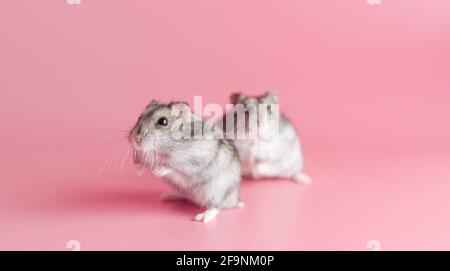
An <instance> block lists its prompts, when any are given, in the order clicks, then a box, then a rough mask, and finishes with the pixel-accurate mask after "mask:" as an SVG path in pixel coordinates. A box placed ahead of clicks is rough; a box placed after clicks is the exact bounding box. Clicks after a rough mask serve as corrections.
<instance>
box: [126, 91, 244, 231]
mask: <svg viewBox="0 0 450 271" xmlns="http://www.w3.org/2000/svg"><path fill="white" fill-rule="evenodd" d="M206 123H207V122H206V121H204V120H203V119H202V118H201V117H199V116H197V115H195V114H194V113H192V112H191V111H190V108H189V104H188V103H186V102H171V103H168V104H164V103H159V102H157V101H155V100H153V101H152V102H151V103H150V104H149V105H148V106H147V107H146V108H145V110H144V112H143V113H142V114H141V115H140V117H139V119H138V120H137V122H136V124H135V125H134V127H133V128H132V129H131V131H130V133H129V141H130V143H131V145H132V148H133V162H134V163H135V164H136V165H138V166H139V167H140V168H141V169H148V170H150V171H151V172H152V173H153V174H154V175H156V176H158V177H162V178H163V179H164V180H166V181H167V183H168V184H169V185H170V186H171V187H172V190H173V191H172V192H170V193H167V194H163V195H162V199H163V200H188V201H190V202H193V203H194V204H197V205H199V206H201V207H204V208H206V211H204V212H203V213H199V214H197V215H196V216H195V217H194V220H196V221H201V222H205V223H206V222H209V221H211V220H212V219H214V218H215V217H216V216H217V214H218V213H219V210H220V209H224V208H235V207H242V206H243V203H242V202H241V201H240V197H239V191H240V182H241V163H240V160H239V156H238V153H237V150H236V148H235V146H234V144H233V142H232V141H231V140H227V139H221V138H218V139H217V138H215V137H212V138H207V137H206V136H205V135H203V132H204V128H205V126H206ZM197 124H200V125H197ZM180 135H181V136H180ZM199 136H200V137H199Z"/></svg>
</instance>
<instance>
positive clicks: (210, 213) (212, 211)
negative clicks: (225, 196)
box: [194, 207, 219, 223]
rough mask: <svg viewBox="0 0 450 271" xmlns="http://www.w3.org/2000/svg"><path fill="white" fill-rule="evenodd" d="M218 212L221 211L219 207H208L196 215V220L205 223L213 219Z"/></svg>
mask: <svg viewBox="0 0 450 271" xmlns="http://www.w3.org/2000/svg"><path fill="white" fill-rule="evenodd" d="M218 213H219V209H218V208H214V207H212V208H209V209H207V210H206V211H204V212H203V213H199V214H197V215H196V216H195V217H194V220H195V221H199V222H203V223H208V222H210V221H211V220H213V219H214V218H215V217H216V216H217V214H218Z"/></svg>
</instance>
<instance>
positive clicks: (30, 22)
mask: <svg viewBox="0 0 450 271" xmlns="http://www.w3.org/2000/svg"><path fill="white" fill-rule="evenodd" d="M267 89H277V90H278V92H279V93H280V96H281V109H282V110H283V111H284V112H285V113H286V114H287V115H288V116H289V117H290V118H291V119H292V120H293V122H294V124H295V126H296V127H297V128H298V130H299V131H300V133H301V137H302V140H303V144H304V153H305V159H306V171H307V173H308V174H309V175H310V176H312V177H313V179H314V183H313V185H311V186H298V185H295V184H293V183H291V182H290V181H283V180H281V181H280V180H279V181H275V180H266V181H250V180H246V181H244V182H243V187H242V198H243V200H244V201H245V202H246V204H247V207H246V208H244V209H241V210H235V211H225V212H222V213H221V214H220V215H219V217H218V218H217V219H216V220H215V221H213V222H212V223H210V224H207V225H204V224H200V223H195V222H193V221H191V220H190V219H191V217H192V216H193V214H194V213H196V212H198V211H200V210H199V209H198V208H196V207H195V206H192V205H188V204H186V203H180V202H178V203H177V202H172V203H165V202H161V201H160V200H159V195H160V194H161V193H162V192H164V191H166V190H167V186H165V185H164V184H163V183H161V182H160V181H159V180H156V179H155V178H153V177H151V176H146V177H137V176H135V175H134V174H133V172H132V170H131V167H130V165H129V164H128V163H125V164H124V166H123V167H121V164H122V161H123V159H124V157H126V156H125V154H126V152H127V150H128V148H127V144H126V141H125V140H123V139H121V137H123V136H124V135H125V133H126V130H127V129H128V128H127V127H129V126H130V125H132V124H133V122H134V121H135V119H136V118H137V116H138V115H139V113H140V112H141V110H142V109H143V107H144V106H145V105H146V104H147V103H148V102H149V101H150V100H151V99H153V98H158V99H161V100H162V101H169V100H171V99H177V100H186V101H188V102H190V103H192V102H193V96H194V95H202V96H203V101H204V103H207V102H217V103H220V104H225V103H226V102H227V97H228V95H229V93H230V92H232V91H236V90H243V91H246V92H248V93H254V94H255V93H260V92H263V91H265V90H267ZM0 101H1V107H0V123H1V135H0V137H1V140H0V165H1V170H0V249H15V250H23V249H32V250H41V249H45V250H49V249H51V250H66V249H67V248H66V242H67V241H69V240H72V239H75V240H78V241H79V242H80V243H81V248H82V249H83V250H97V249H107V250H116V249H139V250H140V249H145V250H154V249H164V250H172V249H179V250H208V249H212V250H218V249H227V250H228V249H231V250H234V249H242V250H248V249H254V250H263V249H264V250H305V249H312V250H328V249H332V250H367V248H366V244H367V242H368V241H369V240H372V239H373V240H378V241H379V242H380V243H381V249H383V250H397V249H407V250H416V249H439V250H440V249H450V234H449V233H450V212H449V207H450V181H449V180H450V169H449V168H450V140H449V139H450V123H449V122H450V121H449V120H450V1H448V0H381V4H380V5H369V4H368V3H367V1H366V0H345V1H344V0H341V1H336V0H320V1H318V0H287V1H279V0H276V1H275V0H268V1H259V0H258V1H256V0H254V1H248V0H246V1H237V0H231V1H228V0H227V1H224V0H220V1H210V0H191V1H181V0H180V1H174V0H160V1H156V0H152V1H147V0H140V1H138V0H131V1H125V0H121V1H119V0H82V2H81V5H68V4H67V3H66V1H65V0H45V1H44V0H42V1H31V0H27V1H26V0H5V1H1V2H0ZM108 153H111V155H110V156H109V158H110V159H109V160H110V162H109V163H107V165H106V166H105V167H104V170H103V171H102V170H101V168H102V166H103V165H104V163H105V161H106V160H107V157H108ZM126 161H127V160H126ZM101 171H102V172H103V173H102V174H100V172H101Z"/></svg>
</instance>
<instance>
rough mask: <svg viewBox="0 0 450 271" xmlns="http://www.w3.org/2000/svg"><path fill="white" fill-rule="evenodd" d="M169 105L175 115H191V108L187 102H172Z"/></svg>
mask: <svg viewBox="0 0 450 271" xmlns="http://www.w3.org/2000/svg"><path fill="white" fill-rule="evenodd" d="M169 107H170V109H171V114H172V115H173V116H178V117H183V118H185V117H189V116H191V108H190V107H189V104H188V103H187V102H171V103H169Z"/></svg>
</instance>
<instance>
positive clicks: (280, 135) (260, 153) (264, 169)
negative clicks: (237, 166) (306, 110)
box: [216, 91, 311, 184]
mask: <svg viewBox="0 0 450 271" xmlns="http://www.w3.org/2000/svg"><path fill="white" fill-rule="evenodd" d="M230 102H231V103H232V104H234V105H235V107H234V111H233V112H227V114H226V115H225V116H224V118H223V119H222V120H220V121H219V123H216V126H217V125H219V128H221V129H222V130H224V131H225V134H226V135H227V136H228V137H227V138H230V136H231V137H232V138H233V141H234V143H235V146H236V148H237V149H238V152H239V156H240V159H241V162H242V174H243V176H245V177H249V178H290V179H293V180H295V181H297V182H298V183H302V184H309V183H311V179H310V178H309V177H308V176H307V175H305V174H304V173H303V172H302V170H303V155H302V149H301V144H300V139H299V136H298V134H297V132H296V130H295V128H294V126H293V125H292V124H291V122H290V121H289V120H288V119H287V118H286V117H285V116H284V115H283V114H282V113H281V112H279V106H278V95H277V93H276V92H274V91H269V92H267V93H265V94H264V95H261V96H246V95H244V94H242V93H234V94H232V95H231V96H230ZM236 105H242V107H241V108H240V109H239V108H238V107H237V106H236ZM252 105H253V106H252ZM259 108H263V109H267V116H268V118H262V117H261V115H260V113H259V112H260V111H258V110H259ZM274 114H277V115H276V116H277V118H276V121H269V119H270V117H272V116H275V115H274ZM239 115H240V116H242V117H241V118H239V117H238V116H239ZM251 121H254V123H256V124H255V125H253V126H251V125H249V123H250V122H251ZM239 127H243V128H244V130H245V132H246V133H247V134H246V137H245V138H239V137H237V134H236V130H238V129H239ZM236 128H237V129H236ZM252 132H253V133H255V134H256V135H257V136H256V137H253V138H250V137H249V136H248V135H249V133H252ZM275 133H277V134H275ZM230 134H231V135H230Z"/></svg>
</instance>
